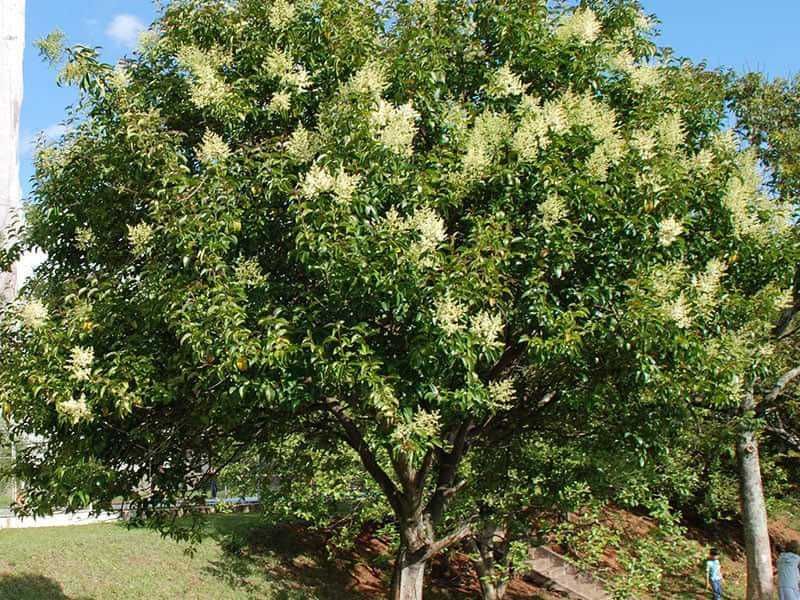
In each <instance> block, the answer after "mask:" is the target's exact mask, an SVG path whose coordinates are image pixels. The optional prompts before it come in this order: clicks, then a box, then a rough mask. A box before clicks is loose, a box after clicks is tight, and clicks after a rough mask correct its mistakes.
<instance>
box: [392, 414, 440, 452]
mask: <svg viewBox="0 0 800 600" xmlns="http://www.w3.org/2000/svg"><path fill="white" fill-rule="evenodd" d="M440 420H441V417H440V416H439V413H438V412H436V411H427V410H425V409H419V410H417V411H416V412H415V413H414V416H413V417H412V418H411V420H410V421H406V420H402V421H401V422H400V423H398V424H397V426H396V428H395V430H394V432H393V433H392V439H393V441H394V443H395V444H397V445H398V446H399V447H401V448H402V449H403V450H404V451H406V452H409V451H412V450H413V449H414V445H415V444H416V443H419V442H427V441H429V440H432V439H434V438H435V437H436V436H438V435H439V430H440V428H441V425H440Z"/></svg>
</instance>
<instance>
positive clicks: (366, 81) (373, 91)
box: [345, 61, 389, 100]
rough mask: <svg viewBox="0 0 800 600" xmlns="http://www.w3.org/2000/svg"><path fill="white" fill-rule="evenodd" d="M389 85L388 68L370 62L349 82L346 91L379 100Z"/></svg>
mask: <svg viewBox="0 0 800 600" xmlns="http://www.w3.org/2000/svg"><path fill="white" fill-rule="evenodd" d="M388 85H389V82H388V81H387V79H386V67H385V66H384V65H383V64H382V63H380V62H378V61H369V62H367V63H366V64H364V65H363V66H362V67H361V68H360V69H359V70H358V71H356V72H355V73H354V74H353V76H352V77H351V78H350V79H349V80H348V82H347V83H346V84H345V90H346V91H348V92H350V93H353V94H361V95H365V96H371V97H373V98H375V99H376V100H377V99H379V98H380V97H381V96H382V95H383V92H385V91H386V88H387V87H388Z"/></svg>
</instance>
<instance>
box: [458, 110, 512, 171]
mask: <svg viewBox="0 0 800 600" xmlns="http://www.w3.org/2000/svg"><path fill="white" fill-rule="evenodd" d="M510 130H511V122H510V120H509V118H508V115H505V114H502V113H500V114H498V113H494V112H490V111H487V112H484V113H483V114H481V115H479V116H478V117H476V119H475V123H474V124H473V126H472V129H471V130H470V132H469V134H468V137H467V143H466V152H465V154H464V157H463V158H462V161H461V176H462V177H463V178H464V179H465V180H466V181H475V180H477V179H481V178H482V177H484V176H485V175H486V174H487V172H488V170H489V168H490V167H491V165H492V163H493V162H494V160H495V157H496V155H497V154H498V152H499V151H500V149H501V148H502V147H503V145H504V144H505V143H506V140H507V139H508V136H509V132H510Z"/></svg>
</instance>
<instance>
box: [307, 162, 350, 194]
mask: <svg viewBox="0 0 800 600" xmlns="http://www.w3.org/2000/svg"><path fill="white" fill-rule="evenodd" d="M360 182H361V176H360V175H350V174H348V173H346V172H345V170H344V168H343V167H340V168H339V170H338V171H337V172H336V173H335V174H332V173H331V172H330V171H328V169H326V168H325V167H322V166H320V165H313V166H312V167H311V169H309V171H308V173H306V176H305V179H304V180H303V183H302V184H301V185H300V195H302V196H303V197H305V198H316V197H317V196H319V195H320V194H333V195H334V196H335V197H336V199H337V200H338V201H339V202H348V201H350V200H351V199H352V197H353V194H354V193H355V191H356V189H357V188H358V184H359V183H360Z"/></svg>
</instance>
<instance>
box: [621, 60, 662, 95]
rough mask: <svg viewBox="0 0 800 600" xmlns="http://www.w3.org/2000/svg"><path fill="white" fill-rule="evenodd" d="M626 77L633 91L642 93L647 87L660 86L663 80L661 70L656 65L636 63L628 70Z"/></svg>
mask: <svg viewBox="0 0 800 600" xmlns="http://www.w3.org/2000/svg"><path fill="white" fill-rule="evenodd" d="M628 77H629V78H630V82H631V87H632V88H633V89H634V91H636V92H639V93H642V92H644V91H646V90H647V89H649V88H655V87H658V86H660V85H661V83H662V81H663V72H662V71H661V69H659V68H658V67H656V66H652V65H637V66H635V67H634V68H633V69H631V70H630V71H629V72H628Z"/></svg>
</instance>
